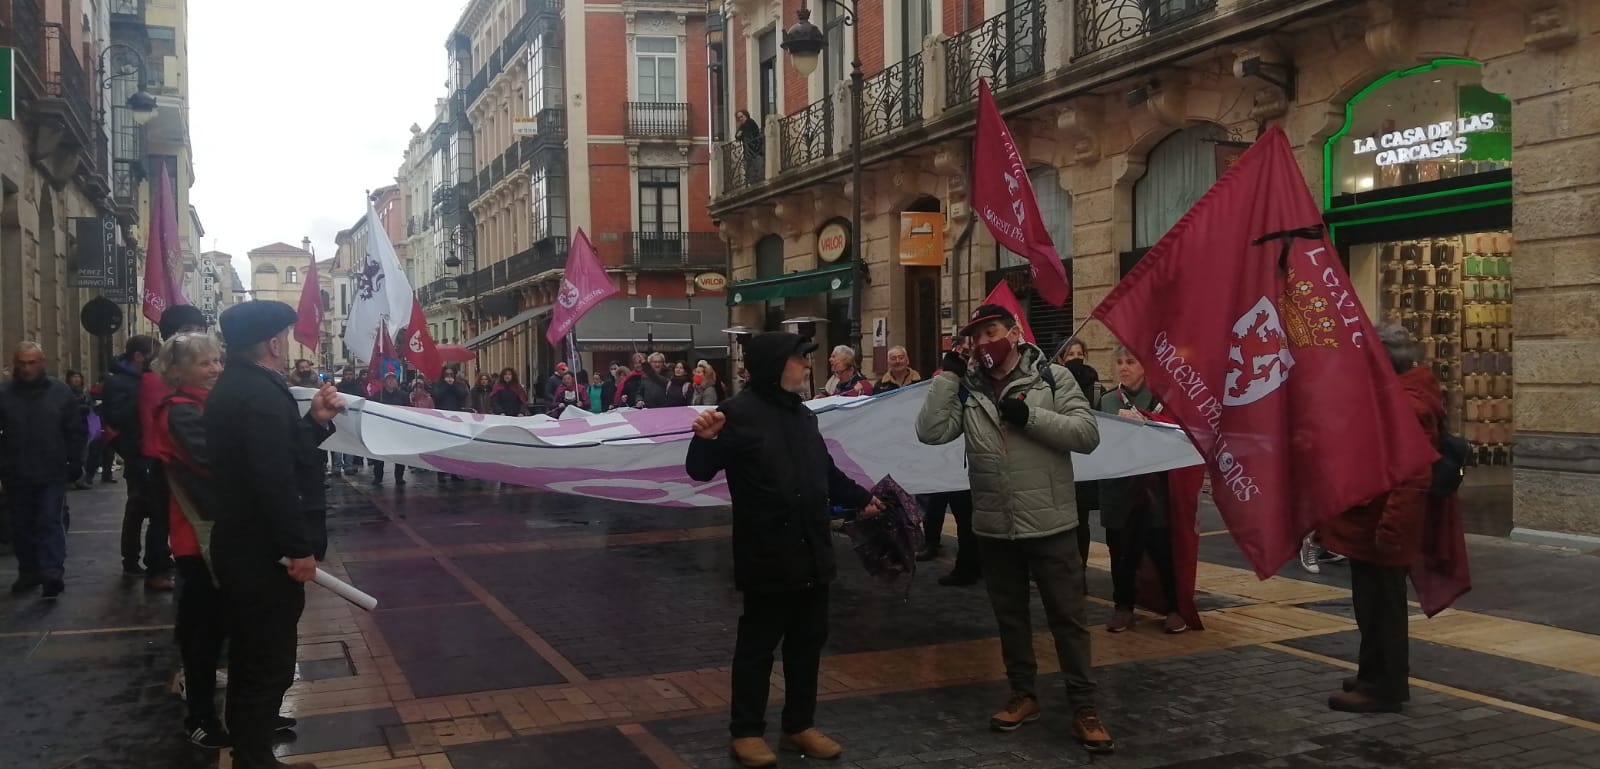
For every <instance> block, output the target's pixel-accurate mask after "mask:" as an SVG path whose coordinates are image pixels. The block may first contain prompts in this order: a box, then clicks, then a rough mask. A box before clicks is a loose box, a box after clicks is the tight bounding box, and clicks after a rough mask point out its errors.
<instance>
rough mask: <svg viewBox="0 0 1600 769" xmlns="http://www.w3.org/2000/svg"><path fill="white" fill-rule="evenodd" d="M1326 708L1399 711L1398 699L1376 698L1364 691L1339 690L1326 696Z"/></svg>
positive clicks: (1369, 711)
mask: <svg viewBox="0 0 1600 769" xmlns="http://www.w3.org/2000/svg"><path fill="white" fill-rule="evenodd" d="M1328 709H1329V710H1337V711H1339V712H1341V713H1399V712H1400V701H1399V700H1386V699H1378V698H1377V697H1374V696H1372V695H1370V694H1367V693H1366V692H1361V691H1354V692H1340V693H1338V694H1335V695H1333V696H1332V697H1329V698H1328Z"/></svg>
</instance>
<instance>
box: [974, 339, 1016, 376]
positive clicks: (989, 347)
mask: <svg viewBox="0 0 1600 769" xmlns="http://www.w3.org/2000/svg"><path fill="white" fill-rule="evenodd" d="M1012 346H1013V345H1012V344H1011V339H1010V337H1000V338H999V339H995V340H992V341H988V342H984V343H982V344H980V345H978V346H977V348H976V349H975V352H976V353H977V360H978V365H980V366H982V367H984V368H986V369H996V368H999V367H1000V366H1002V365H1004V364H1005V362H1006V359H1007V358H1010V357H1011V348H1012Z"/></svg>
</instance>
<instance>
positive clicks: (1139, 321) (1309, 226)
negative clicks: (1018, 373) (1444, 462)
mask: <svg viewBox="0 0 1600 769" xmlns="http://www.w3.org/2000/svg"><path fill="white" fill-rule="evenodd" d="M1321 219H1322V217H1321V215H1320V213H1319V212H1318V210H1317V207H1316V204H1315V203H1314V202H1313V201H1312V199H1311V194H1310V192H1309V190H1308V188H1307V187H1306V182H1305V179H1304V177H1302V176H1301V174H1300V167H1299V165H1297V164H1296V162H1295V157H1294V152H1293V150H1292V149H1290V147H1289V140H1288V137H1286V136H1285V135H1284V133H1283V130H1282V129H1281V128H1278V127H1276V126H1275V127H1273V128H1271V129H1269V130H1268V131H1267V132H1266V134H1264V135H1263V136H1262V137H1261V139H1260V140H1259V141H1257V142H1256V143H1255V145H1254V146H1252V147H1251V148H1250V149H1249V150H1248V151H1247V152H1245V153H1244V155H1243V156H1242V157H1240V158H1239V161H1238V163H1237V164H1236V165H1235V166H1234V167H1233V168H1232V169H1231V170H1229V171H1228V172H1227V173H1226V174H1224V175H1223V177H1222V178H1221V179H1220V180H1218V181H1217V183H1216V185H1215V186H1213V187H1212V188H1211V190H1210V191H1209V192H1207V193H1206V194H1205V196H1204V197H1202V198H1201V199H1200V200H1199V201H1198V202H1197V203H1195V205H1194V207H1193V208H1191V209H1190V210H1189V212H1188V213H1186V214H1184V216H1183V218H1182V219H1180V220H1178V223H1177V224H1176V225H1175V226H1174V227H1173V228H1172V230H1171V231H1169V232H1168V233H1167V234H1166V236H1164V237H1163V238H1162V239H1161V241H1160V242H1158V243H1157V244H1156V246H1155V248H1153V249H1151V250H1150V252H1149V253H1147V254H1146V255H1145V256H1144V258H1143V259H1142V260H1140V262H1139V264H1138V265H1137V266H1136V267H1135V268H1134V270H1133V271H1132V272H1131V273H1129V274H1128V276H1127V277H1126V278H1124V279H1123V280H1122V282H1121V283H1120V284H1118V285H1117V287H1116V288H1115V289H1113V290H1112V292H1111V294H1110V295H1109V296H1107V297H1106V299H1105V301H1103V302H1101V304H1100V306H1099V307H1096V308H1095V310H1094V313H1093V315H1094V317H1096V318H1098V319H1099V320H1100V321H1101V322H1103V323H1105V325H1106V327H1107V328H1109V329H1111V332H1112V333H1113V334H1115V335H1116V336H1117V337H1118V338H1119V339H1120V340H1122V342H1123V343H1124V344H1126V345H1127V346H1128V348H1129V349H1130V350H1132V351H1134V354H1135V355H1136V356H1138V358H1139V359H1140V360H1141V361H1142V362H1143V363H1144V366H1145V373H1146V378H1147V381H1148V382H1149V383H1150V387H1151V389H1152V391H1154V392H1155V393H1156V395H1157V396H1158V397H1160V398H1161V400H1162V402H1163V403H1164V404H1165V405H1166V408H1167V413H1169V414H1170V415H1171V416H1172V417H1173V418H1174V419H1175V420H1176V421H1177V422H1178V424H1180V425H1182V426H1183V429H1184V431H1185V432H1186V433H1188V435H1189V437H1190V439H1191V440H1193V441H1194V444H1195V447H1196V448H1198V449H1199V451H1200V454H1201V456H1202V457H1204V458H1205V460H1206V463H1207V466H1208V468H1209V469H1210V471H1211V478H1212V481H1211V486H1212V496H1213V498H1214V499H1215V500H1216V503H1217V507H1218V508H1219V509H1220V510H1221V512H1222V516H1223V519H1224V520H1225V521H1227V524H1228V530H1229V531H1230V532H1231V533H1232V534H1233V536H1234V538H1235V539H1236V540H1237V541H1238V543H1239V547H1240V549H1241V550H1242V551H1243V552H1244V555H1245V557H1246V558H1247V559H1249V561H1250V565H1251V566H1252V567H1253V568H1254V569H1255V572H1256V575H1257V576H1259V577H1260V578H1262V579H1266V578H1267V577H1269V576H1271V575H1272V574H1274V573H1275V572H1276V571H1277V570H1278V568H1279V567H1280V566H1282V565H1283V564H1284V563H1285V562H1286V561H1287V560H1288V559H1289V557H1290V556H1291V555H1292V554H1294V553H1295V552H1296V551H1297V550H1298V549H1299V547H1300V541H1301V538H1302V536H1303V535H1305V534H1306V533H1307V532H1308V531H1310V530H1311V529H1312V528H1314V527H1315V526H1316V525H1317V523H1318V522H1319V521H1320V520H1322V519H1325V518H1328V517H1331V516H1334V515H1337V514H1339V513H1340V512H1343V511H1345V510H1347V509H1349V508H1352V507H1354V506H1356V505H1358V504H1361V503H1363V502H1366V501H1368V500H1371V499H1374V498H1376V497H1378V496H1379V495H1381V494H1383V493H1385V492H1387V491H1389V490H1390V489H1392V488H1395V487H1396V486H1398V485H1399V484H1400V482H1401V481H1402V480H1403V479H1406V478H1411V477H1415V476H1416V475H1417V473H1419V472H1422V471H1426V470H1427V468H1428V466H1429V465H1430V464H1431V463H1432V462H1433V461H1434V460H1435V459H1437V457H1438V454H1437V453H1436V452H1435V451H1434V449H1433V447H1432V446H1430V445H1429V444H1428V440H1427V437H1426V435H1425V434H1424V433H1423V431H1422V427H1421V425H1419V424H1418V423H1417V419H1416V417H1415V415H1414V412H1413V410H1412V407H1411V405H1410V402H1409V400H1408V399H1407V396H1406V394H1405V391H1404V390H1403V389H1402V388H1401V386H1400V382H1399V379H1398V377H1397V376H1396V375H1395V372H1394V367H1393V366H1392V365H1391V364H1390V362H1389V357H1388V354H1387V353H1386V352H1385V351H1384V348H1383V345H1382V344H1381V343H1380V342H1379V341H1378V335H1377V332H1376V331H1375V330H1374V329H1373V326H1372V323H1371V322H1370V321H1369V320H1368V319H1367V314H1366V312H1365V311H1364V310H1363V309H1362V307H1361V304H1360V302H1359V301H1358V300H1357V299H1356V295H1355V291H1354V289H1352V288H1351V283H1350V278H1349V276H1348V275H1346V274H1345V270H1344V267H1343V266H1342V265H1341V264H1340V262H1339V255H1338V253H1337V252H1336V251H1334V250H1333V248H1332V246H1331V245H1330V244H1329V242H1328V240H1327V238H1326V236H1325V235H1324V233H1323V231H1322V228H1321Z"/></svg>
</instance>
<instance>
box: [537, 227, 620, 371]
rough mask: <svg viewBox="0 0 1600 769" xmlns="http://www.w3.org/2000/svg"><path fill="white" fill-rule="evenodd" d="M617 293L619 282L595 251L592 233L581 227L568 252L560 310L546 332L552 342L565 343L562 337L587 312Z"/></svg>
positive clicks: (557, 303) (562, 278)
mask: <svg viewBox="0 0 1600 769" xmlns="http://www.w3.org/2000/svg"><path fill="white" fill-rule="evenodd" d="M615 293H617V286H616V284H615V283H612V282H611V276H610V275H607V274H606V271H605V268H604V267H601V266H600V257H599V256H598V255H596V254H595V252H594V244H592V243H590V242H589V236H588V235H585V234H583V228H582V227H579V228H578V232H577V234H576V235H574V236H573V238H572V247H571V249H570V250H568V251H567V269H566V271H565V272H564V273H563V274H562V276H561V293H560V294H558V295H557V296H556V310H555V313H554V314H553V315H552V317H551V318H550V328H549V330H547V331H545V332H544V338H545V339H548V340H549V341H550V344H552V345H559V344H561V338H562V337H564V336H566V335H567V334H569V333H571V331H572V327H573V326H576V325H578V319H579V318H582V317H583V315H584V313H586V312H588V311H589V309H590V308H592V307H594V306H595V305H597V304H599V303H600V300H602V299H605V298H606V297H608V296H611V295H612V294H615Z"/></svg>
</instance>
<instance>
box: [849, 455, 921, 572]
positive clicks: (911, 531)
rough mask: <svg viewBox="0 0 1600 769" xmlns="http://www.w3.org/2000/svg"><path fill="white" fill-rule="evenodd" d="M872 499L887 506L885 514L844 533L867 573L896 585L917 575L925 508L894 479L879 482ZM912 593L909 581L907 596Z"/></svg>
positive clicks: (857, 523) (852, 524)
mask: <svg viewBox="0 0 1600 769" xmlns="http://www.w3.org/2000/svg"><path fill="white" fill-rule="evenodd" d="M872 495H873V496H875V497H877V498H878V500H879V501H881V502H882V503H883V511H882V512H880V513H878V514H877V515H875V516H872V517H871V518H856V519H854V520H852V521H849V522H847V523H845V525H844V533H845V535H846V536H848V537H850V542H851V544H852V545H853V546H854V547H855V551H856V555H858V556H860V558H861V565H862V566H863V567H865V568H866V570H867V573H868V574H870V575H872V576H874V577H877V578H878V579H880V580H883V582H884V583H885V584H889V585H893V584H895V583H896V582H898V581H899V580H900V577H901V576H907V577H910V576H913V575H915V574H916V573H917V551H919V550H921V549H922V508H921V507H920V506H918V505H917V501H916V499H915V498H914V497H912V496H911V495H910V494H908V493H907V492H906V490H905V489H903V488H901V487H900V484H899V483H896V482H895V480H894V478H893V477H891V476H887V475H886V476H884V477H883V480H881V481H878V485H876V486H874V487H873V488H872ZM910 592H911V583H910V580H909V579H908V580H907V581H906V594H907V595H909V594H910Z"/></svg>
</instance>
